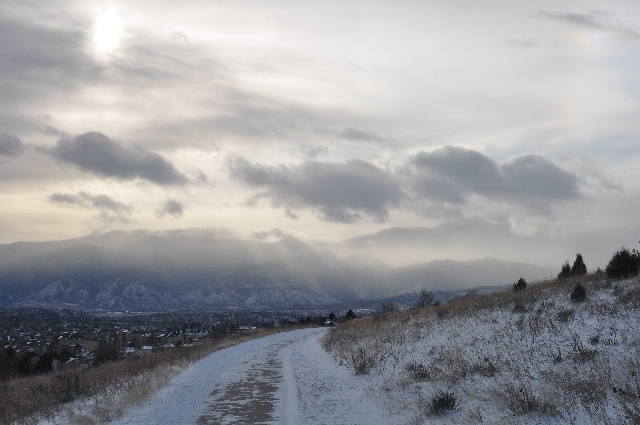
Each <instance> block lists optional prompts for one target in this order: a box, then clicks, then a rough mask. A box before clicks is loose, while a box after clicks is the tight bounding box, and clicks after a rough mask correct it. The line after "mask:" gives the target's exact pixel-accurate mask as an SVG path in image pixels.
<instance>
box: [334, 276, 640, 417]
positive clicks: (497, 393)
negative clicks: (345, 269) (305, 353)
mask: <svg viewBox="0 0 640 425" xmlns="http://www.w3.org/2000/svg"><path fill="white" fill-rule="evenodd" d="M577 283H580V284H582V285H583V286H584V287H585V288H586V291H587V300H586V301H584V302H580V303H576V302H572V301H571V300H570V294H571V292H572V290H573V288H574V287H575V285H576V284H577ZM515 306H517V308H514V307H515ZM638 307H640V285H639V281H638V279H632V280H627V281H615V282H612V281H609V280H607V279H605V278H604V277H603V276H601V275H599V276H596V275H587V276H581V277H573V278H568V279H564V280H559V281H555V280H554V281H546V282H541V283H538V284H533V285H530V286H529V287H528V288H526V289H525V290H523V291H518V292H514V291H512V290H506V291H502V292H498V293H493V294H480V295H474V296H471V297H467V298H465V299H460V300H454V301H450V302H447V303H445V304H441V305H438V306H432V307H426V308H421V309H415V310H409V311H405V312H397V313H392V314H388V315H386V316H383V317H379V318H363V319H358V320H355V321H351V322H348V323H345V324H342V325H340V326H338V327H337V328H335V329H332V330H330V331H329V332H328V333H326V334H325V336H324V337H323V340H322V344H323V347H324V348H325V349H326V350H327V351H328V352H330V353H331V354H332V355H333V356H334V358H335V359H336V360H337V361H339V362H341V363H342V364H344V365H345V366H347V367H349V368H350V369H352V370H353V371H354V372H355V369H354V365H353V364H352V362H349V361H348V360H349V359H350V358H351V356H352V354H353V353H354V352H357V351H359V352H366V353H367V354H368V355H369V356H371V358H375V359H377V361H376V362H375V364H373V365H372V366H371V367H370V368H369V370H368V372H369V373H370V374H372V375H373V377H374V378H375V377H376V376H378V377H379V379H380V380H381V382H384V389H383V390H381V391H379V393H378V394H379V396H380V397H382V398H385V397H386V398H387V399H389V400H390V402H388V403H386V405H387V406H388V407H389V409H390V410H391V411H390V412H389V413H390V414H401V415H403V416H404V417H405V418H406V420H407V421H408V422H411V423H420V422H421V421H425V420H428V419H427V418H426V417H425V415H424V414H423V413H422V412H420V411H419V409H418V408H417V407H415V406H417V405H418V404H419V403H417V402H416V400H419V399H421V398H422V399H424V398H425V397H428V395H429V394H430V393H432V392H433V391H437V389H438V388H443V387H445V388H450V389H452V390H453V391H455V393H456V394H461V395H462V399H461V408H460V412H458V413H457V414H456V415H453V416H452V417H451V418H448V419H446V421H448V422H449V423H469V422H473V421H474V418H476V420H477V419H478V418H483V420H488V421H489V422H491V421H498V422H500V423H531V422H540V423H545V422H546V421H548V420H551V421H552V423H566V422H571V420H574V419H572V418H579V419H576V420H577V421H578V422H576V423H579V422H581V421H582V423H640V422H635V421H636V420H637V418H638V417H639V415H640V408H638V406H640V360H638V359H639V358H640V311H638ZM407 380H412V381H413V382H414V385H410V384H408V383H407ZM613 389H616V391H615V392H614V391H613ZM465 396H466V397H468V398H466V399H465ZM403 399H405V400H406V401H404V402H402V401H401V400H403ZM394 406H397V409H396V410H395V413H394V411H393V409H394ZM411 406H414V407H413V408H412V407H411ZM400 407H401V408H400ZM545 418H546V419H545Z"/></svg>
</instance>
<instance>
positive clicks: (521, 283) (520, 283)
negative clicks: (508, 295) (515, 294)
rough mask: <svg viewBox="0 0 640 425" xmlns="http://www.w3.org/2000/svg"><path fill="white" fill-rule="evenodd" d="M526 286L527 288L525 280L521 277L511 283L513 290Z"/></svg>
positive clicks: (519, 289) (520, 289)
mask: <svg viewBox="0 0 640 425" xmlns="http://www.w3.org/2000/svg"><path fill="white" fill-rule="evenodd" d="M526 288H527V281H526V280H524V279H523V278H522V277H521V278H520V279H518V281H517V282H516V283H514V284H513V290H514V291H522V290H523V289H526Z"/></svg>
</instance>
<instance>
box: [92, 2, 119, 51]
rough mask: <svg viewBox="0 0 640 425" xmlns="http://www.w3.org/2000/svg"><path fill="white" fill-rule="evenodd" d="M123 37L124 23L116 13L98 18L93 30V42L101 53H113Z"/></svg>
mask: <svg viewBox="0 0 640 425" xmlns="http://www.w3.org/2000/svg"><path fill="white" fill-rule="evenodd" d="M121 37H122V23H121V22H120V19H119V18H118V17H117V16H116V15H115V14H114V13H111V12H109V13H104V14H102V15H100V16H98V18H97V19H96V23H95V26H94V28H93V42H94V45H95V48H96V50H97V51H98V52H99V53H102V54H109V53H112V52H113V51H114V50H115V49H116V48H117V47H118V44H119V43H120V38H121Z"/></svg>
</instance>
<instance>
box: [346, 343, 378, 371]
mask: <svg viewBox="0 0 640 425" xmlns="http://www.w3.org/2000/svg"><path fill="white" fill-rule="evenodd" d="M376 364H377V361H376V357H375V356H374V355H372V354H370V353H367V350H365V349H364V348H362V347H358V349H357V350H356V352H355V353H352V354H351V367H352V368H353V371H354V373H355V374H356V375H366V374H368V373H369V372H370V371H371V369H372V368H374V367H375V366H376Z"/></svg>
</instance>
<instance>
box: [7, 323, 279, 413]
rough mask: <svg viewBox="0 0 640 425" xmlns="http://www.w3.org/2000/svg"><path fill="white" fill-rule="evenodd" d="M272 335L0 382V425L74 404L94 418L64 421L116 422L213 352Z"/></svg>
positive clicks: (206, 342) (208, 343)
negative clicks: (87, 407)
mask: <svg viewBox="0 0 640 425" xmlns="http://www.w3.org/2000/svg"><path fill="white" fill-rule="evenodd" d="M275 332H277V330H275V329H273V330H268V331H263V332H260V333H256V334H250V335H242V336H240V335H239V336H231V337H228V338H224V339H222V340H204V341H203V342H202V343H201V344H198V345H194V346H191V347H176V348H171V349H161V350H158V351H154V352H152V353H150V354H147V355H142V356H133V357H127V358H125V359H122V360H119V361H114V362H107V363H103V364H100V365H98V366H94V367H89V368H79V369H75V370H71V371H64V372H54V373H49V374H45V375H40V376H29V377H23V378H16V379H12V380H10V381H5V382H0V423H3V424H11V423H24V424H31V423H37V422H38V421H39V420H41V419H47V418H48V419H52V418H54V417H55V416H56V415H58V414H60V413H61V412H62V411H63V409H64V406H65V405H66V404H67V403H69V402H72V401H74V400H80V399H82V400H85V401H86V400H91V401H92V402H93V405H92V408H91V411H92V412H91V413H92V416H93V418H80V417H75V418H74V416H73V413H71V414H70V415H69V418H68V420H69V421H75V422H77V423H93V422H94V419H95V420H97V421H99V422H103V421H108V420H112V419H115V418H117V417H118V416H120V415H121V414H122V413H123V411H124V409H125V408H126V407H127V406H130V405H134V404H139V403H141V402H142V401H144V400H145V399H146V398H148V397H149V396H150V395H151V394H152V393H153V392H154V391H155V390H157V389H159V388H160V387H162V386H163V385H164V384H166V383H167V382H168V381H169V380H170V379H171V378H172V377H173V376H175V375H176V374H177V373H179V371H181V370H182V369H184V368H185V367H186V366H187V365H188V364H190V363H192V362H194V361H197V360H199V359H201V358H203V357H205V356H206V355H208V354H211V353H213V352H214V351H217V350H221V349H224V348H227V347H230V346H232V345H236V344H239V343H241V342H244V341H247V340H249V339H253V338H256V337H262V336H266V335H270V334H272V333H275Z"/></svg>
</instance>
